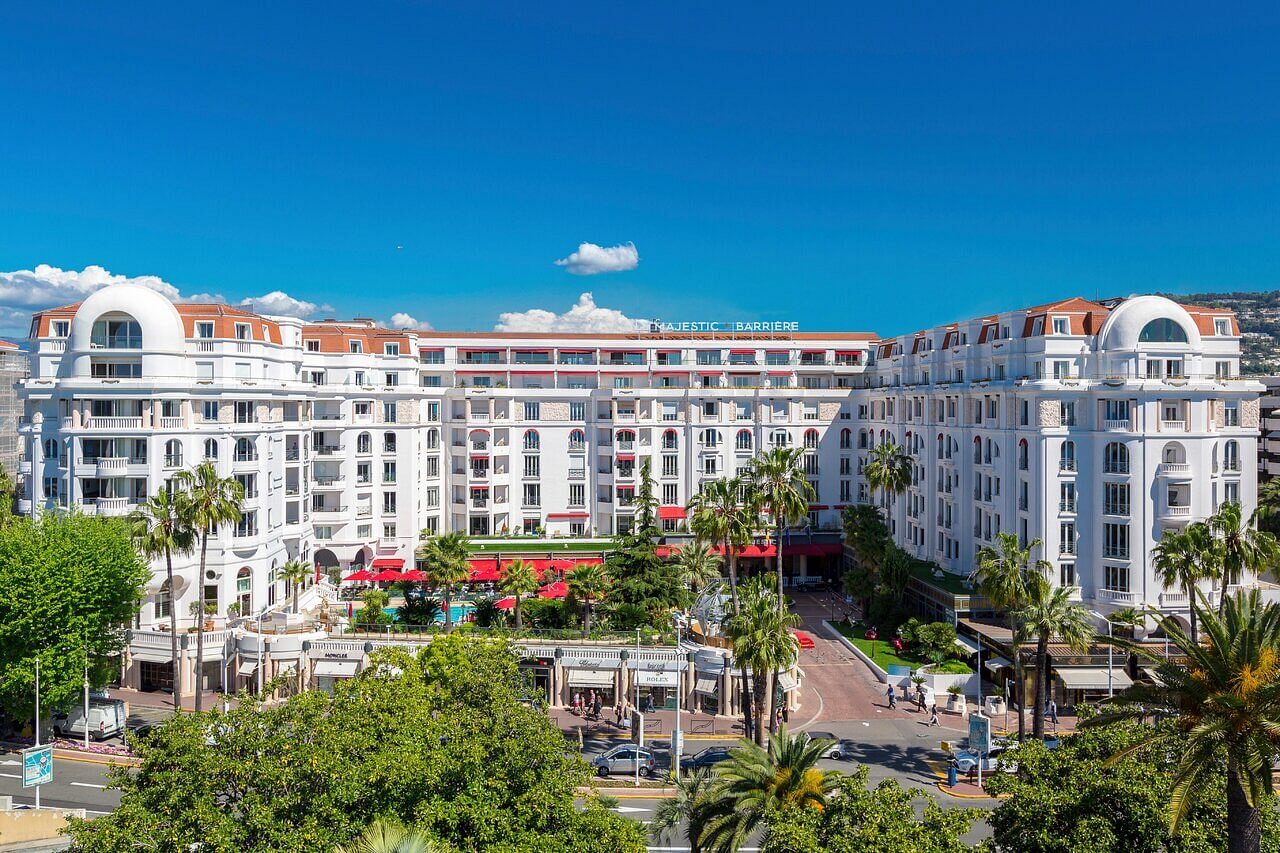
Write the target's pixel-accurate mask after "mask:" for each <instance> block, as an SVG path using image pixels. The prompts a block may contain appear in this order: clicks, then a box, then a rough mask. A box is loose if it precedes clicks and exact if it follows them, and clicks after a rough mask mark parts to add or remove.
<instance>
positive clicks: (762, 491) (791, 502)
mask: <svg viewBox="0 0 1280 853" xmlns="http://www.w3.org/2000/svg"><path fill="white" fill-rule="evenodd" d="M803 460H804V449H803V448H800V447H775V448H772V449H771V450H768V451H765V452H764V453H762V454H760V455H759V456H757V457H755V458H754V459H752V460H751V469H750V471H751V473H750V482H751V488H752V489H753V490H754V491H755V493H756V494H757V495H759V501H760V506H762V507H763V508H765V509H768V511H769V515H770V516H771V517H772V518H773V531H774V532H773V542H774V545H775V547H776V548H777V550H778V555H777V559H776V563H777V567H778V612H782V611H783V610H785V609H786V607H787V601H786V597H785V596H784V595H783V594H782V532H783V530H785V529H786V528H787V527H788V526H789V525H793V524H799V523H800V522H801V521H804V520H805V519H806V518H808V516H809V504H811V503H813V501H814V500H816V498H817V496H816V495H815V494H814V492H813V486H812V485H810V484H809V478H808V477H807V476H806V475H805V473H804V468H803V466H802V462H803Z"/></svg>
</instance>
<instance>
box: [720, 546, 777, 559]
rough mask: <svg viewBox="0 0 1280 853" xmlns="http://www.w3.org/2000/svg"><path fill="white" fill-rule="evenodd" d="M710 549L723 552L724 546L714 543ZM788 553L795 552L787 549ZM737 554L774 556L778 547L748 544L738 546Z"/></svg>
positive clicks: (744, 555) (741, 555)
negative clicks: (741, 546) (743, 546)
mask: <svg viewBox="0 0 1280 853" xmlns="http://www.w3.org/2000/svg"><path fill="white" fill-rule="evenodd" d="M711 550H713V551H715V552H716V553H717V554H723V553H724V546H723V545H715V546H713V547H712V549H711ZM788 553H795V552H794V551H790V550H789V551H788ZM737 554H738V556H739V557H776V556H778V549H777V548H775V547H773V546H772V545H748V546H746V547H745V548H738V549H737Z"/></svg>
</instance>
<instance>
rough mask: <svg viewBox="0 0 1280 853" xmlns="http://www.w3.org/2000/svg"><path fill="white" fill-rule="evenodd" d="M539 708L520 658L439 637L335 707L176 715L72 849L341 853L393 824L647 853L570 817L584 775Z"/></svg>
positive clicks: (492, 840) (483, 847) (626, 838)
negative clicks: (140, 844) (146, 843)
mask: <svg viewBox="0 0 1280 853" xmlns="http://www.w3.org/2000/svg"><path fill="white" fill-rule="evenodd" d="M530 695H531V691H530V689H529V687H528V686H527V683H526V680H525V677H524V676H523V675H522V674H521V673H520V671H519V669H518V666H517V662H516V655H515V654H514V652H513V651H512V649H511V648H510V647H509V646H508V645H506V644H505V643H502V642H500V641H495V640H480V639H476V638H468V637H464V636H462V635H442V636H439V637H437V638H436V639H435V640H434V642H432V643H431V644H430V645H429V646H426V647H424V648H423V649H422V650H421V651H420V652H419V653H418V654H417V656H416V657H415V656H414V655H412V654H411V653H410V652H409V651H408V650H405V649H387V650H383V651H379V652H377V653H376V654H375V655H374V658H373V662H372V663H371V665H370V666H369V667H368V668H367V669H366V670H365V671H364V672H363V673H362V674H361V676H359V677H358V678H355V679H351V680H349V681H346V682H342V683H340V684H339V686H338V687H337V689H336V690H335V692H334V695H333V696H329V695H327V694H325V693H323V692H320V691H307V692H305V693H302V694H299V695H296V696H292V697H290V698H289V699H287V700H286V701H284V702H283V703H280V704H276V705H264V704H261V703H260V702H258V701H257V700H255V699H253V698H252V697H242V700H241V702H240V703H239V706H238V707H236V708H233V709H232V710H230V711H228V712H223V711H220V710H216V709H215V710H213V711H209V712H206V713H205V714H201V715H194V714H184V715H180V716H178V717H175V718H174V719H172V720H171V721H169V722H167V723H166V724H165V725H163V726H161V727H160V728H159V729H157V730H156V731H155V733H154V734H153V735H152V736H151V737H150V738H149V739H147V740H145V741H142V742H140V743H139V744H138V745H137V752H138V756H139V758H140V760H141V766H139V767H138V768H136V770H133V771H123V770H121V771H116V772H115V773H114V775H113V780H114V784H115V785H116V786H118V787H119V788H120V789H121V791H122V798H121V804H120V807H119V808H118V809H117V810H116V811H115V812H113V813H111V814H109V815H106V816H103V817H100V818H97V819H94V820H90V821H76V822H74V823H73V825H72V827H71V830H70V832H71V835H72V836H73V838H74V840H75V845H76V847H75V849H77V850H79V851H84V853H98V851H104V853H105V851H116V850H122V849H132V848H133V844H132V842H133V841H134V840H136V839H139V838H146V839H149V840H150V841H151V842H152V844H153V845H154V849H161V850H185V849H188V847H189V846H190V845H198V849H201V850H216V851H228V853H230V851H243V852H244V853H257V851H262V853H266V851H283V853H289V851H299V853H301V851H316V850H331V849H332V848H333V847H334V846H335V845H339V844H349V843H351V842H352V841H353V840H355V839H356V838H358V837H359V836H360V835H361V833H362V832H363V830H364V829H365V827H366V826H367V825H368V824H370V823H371V822H372V821H374V820H375V819H379V818H381V819H390V820H393V821H397V822H399V823H402V824H404V825H405V826H409V827H413V828H414V829H416V830H418V831H420V832H422V833H424V834H426V835H427V836H428V837H430V838H432V839H436V840H438V841H440V842H443V843H444V844H446V845H452V846H455V847H457V848H459V849H462V850H469V851H495V853H516V851H522V852H523V851H533V852H534V853H542V851H545V853H553V851H555V853H559V851H562V850H574V851H588V853H593V852H594V851H598V853H617V851H624V852H625V851H640V850H643V843H644V842H643V834H642V830H641V828H640V827H639V825H638V824H635V823H632V822H630V821H627V820H626V819H624V818H621V817H619V816H617V815H614V814H611V813H609V812H606V811H604V810H603V809H602V808H601V807H600V806H599V805H597V804H589V805H588V806H587V807H586V808H585V810H583V809H580V808H579V807H577V806H576V805H575V804H574V797H575V796H576V791H575V789H576V787H577V786H579V785H582V784H585V783H586V782H587V781H588V778H589V773H588V768H587V767H586V765H585V763H584V762H583V761H582V760H581V759H580V758H578V757H576V756H573V755H570V754H567V753H566V749H565V741H564V737H563V735H561V734H560V732H559V731H557V730H556V728H555V727H554V726H553V725H552V723H551V721H550V720H549V719H548V718H547V717H546V716H545V715H543V714H541V713H539V712H538V711H537V710H535V709H533V708H531V707H529V706H528V705H527V704H526V700H527V699H528V697H529V696H530ZM191 849H196V848H195V847H192V848H191Z"/></svg>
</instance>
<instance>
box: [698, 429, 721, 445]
mask: <svg viewBox="0 0 1280 853" xmlns="http://www.w3.org/2000/svg"><path fill="white" fill-rule="evenodd" d="M701 443H702V446H703V447H717V446H719V444H720V432H719V431H718V430H714V429H704V430H703V431H702V439H701Z"/></svg>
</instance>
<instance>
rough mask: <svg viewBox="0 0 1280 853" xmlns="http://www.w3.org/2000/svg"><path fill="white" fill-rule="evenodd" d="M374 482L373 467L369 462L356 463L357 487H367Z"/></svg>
mask: <svg viewBox="0 0 1280 853" xmlns="http://www.w3.org/2000/svg"><path fill="white" fill-rule="evenodd" d="M372 482H373V467H372V466H371V465H370V464H369V463H368V462H357V463H356V485H357V486H367V485H368V484H369V483H372Z"/></svg>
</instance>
